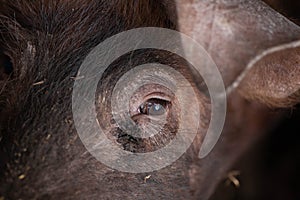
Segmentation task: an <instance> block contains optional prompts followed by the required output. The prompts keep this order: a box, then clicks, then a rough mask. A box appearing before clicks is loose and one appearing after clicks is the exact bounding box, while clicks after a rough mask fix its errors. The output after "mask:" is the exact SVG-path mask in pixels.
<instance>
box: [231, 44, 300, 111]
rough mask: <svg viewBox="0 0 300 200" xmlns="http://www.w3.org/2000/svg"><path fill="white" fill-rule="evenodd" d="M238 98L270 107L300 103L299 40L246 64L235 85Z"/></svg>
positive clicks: (269, 51) (273, 49)
mask: <svg viewBox="0 0 300 200" xmlns="http://www.w3.org/2000/svg"><path fill="white" fill-rule="evenodd" d="M235 84H238V91H239V92H240V93H241V94H242V96H244V97H246V98H248V99H253V100H258V101H260V102H262V103H265V104H267V105H269V106H273V107H288V106H293V105H295V104H297V103H299V102H300V41H295V42H292V43H289V44H283V45H280V46H277V47H273V48H270V49H268V50H265V51H264V52H262V53H261V54H259V55H257V56H256V57H255V58H254V59H252V60H251V61H250V63H249V64H248V66H247V67H246V69H245V70H244V72H243V73H242V74H241V75H240V76H239V77H238V79H237V80H236V83H235Z"/></svg>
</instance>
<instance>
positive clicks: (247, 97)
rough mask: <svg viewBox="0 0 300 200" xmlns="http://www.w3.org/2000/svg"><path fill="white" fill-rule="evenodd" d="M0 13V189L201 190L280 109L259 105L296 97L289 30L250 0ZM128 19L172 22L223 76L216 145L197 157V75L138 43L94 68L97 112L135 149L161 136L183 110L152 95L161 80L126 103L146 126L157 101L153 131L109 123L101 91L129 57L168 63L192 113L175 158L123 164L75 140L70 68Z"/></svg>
mask: <svg viewBox="0 0 300 200" xmlns="http://www.w3.org/2000/svg"><path fill="white" fill-rule="evenodd" d="M0 17H1V18H0V19H1V38H0V39H1V40H0V45H1V57H2V58H1V63H5V64H3V65H2V66H1V69H3V70H1V75H0V77H1V80H0V81H1V82H0V89H1V90H0V100H1V104H0V105H1V107H0V108H1V110H0V112H1V115H0V122H1V127H0V131H1V132H0V142H1V145H0V155H1V157H0V159H1V162H0V163H1V164H0V168H1V170H0V177H1V178H0V185H1V187H0V196H1V198H2V199H201V200H205V199H208V198H209V197H210V196H211V194H212V193H213V191H214V189H215V188H216V186H217V184H218V183H219V182H220V181H221V180H222V179H223V178H224V177H225V176H226V173H227V171H228V170H229V169H230V167H231V165H232V164H233V163H234V161H235V160H236V159H237V158H238V157H240V156H241V155H242V154H243V152H245V150H246V149H248V148H249V147H250V146H251V145H253V144H254V142H255V141H256V140H258V139H259V138H261V137H262V136H263V135H264V134H265V133H266V132H267V131H268V130H269V129H270V128H271V127H272V124H273V123H276V122H277V121H278V120H279V119H280V113H279V114H277V115H274V113H273V112H271V110H270V107H276V108H289V107H291V106H294V105H296V104H297V103H298V102H299V100H300V96H299V95H300V93H299V77H300V76H299V75H300V68H299V63H300V57H299V51H300V42H299V38H300V28H299V26H297V25H296V24H294V23H293V22H291V21H289V20H288V19H287V18H285V17H283V16H282V15H280V14H279V13H277V12H276V11H274V10H272V9H271V8H270V7H268V6H267V5H266V4H265V3H263V2H261V1H259V0H251V1H250V0H235V1H229V0H228V1H227V0H222V1H221V0H218V1H210V0H205V1H190V0H174V1H173V0H163V1H156V0H143V1H134V0H126V1H121V0H111V1H102V0H100V1H96V0H82V1H78V0H71V1H64V0H44V1H27V0H24V1H12V0H1V6H0ZM139 27H160V28H167V29H171V30H176V31H179V32H182V33H184V34H186V35H188V36H189V37H191V38H193V39H194V40H195V41H197V42H198V43H199V44H200V45H202V46H203V47H204V49H205V50H206V51H207V52H208V54H209V55H210V56H211V58H212V59H213V61H214V62H215V63H216V66H217V67H218V69H219V71H220V73H221V75H222V78H223V81H224V85H225V89H226V94H227V113H226V121H225V125H224V129H223V131H222V134H221V137H220V138H219V140H218V142H217V144H216V146H215V147H214V148H213V150H212V151H211V152H210V153H209V154H208V155H207V156H206V157H204V158H199V150H200V148H201V146H202V144H203V141H204V138H205V134H206V130H207V129H208V125H209V121H210V115H211V114H210V111H211V102H210V100H209V97H208V96H207V95H205V94H203V91H202V89H201V88H202V87H200V86H202V85H203V81H202V80H200V79H201V78H199V77H198V76H197V75H196V74H195V72H194V71H193V70H191V68H190V65H189V64H188V63H187V61H186V60H184V59H182V58H180V57H179V56H177V55H174V54H172V53H170V52H166V51H161V50H155V49H144V50H137V51H134V52H133V53H129V54H127V55H124V56H121V57H120V58H119V59H117V60H116V61H114V62H113V63H112V64H111V65H110V67H109V68H108V69H107V70H106V71H105V72H104V76H103V78H102V79H101V80H100V82H99V84H98V86H97V92H96V95H95V96H96V100H95V105H96V112H97V116H96V117H97V120H98V122H99V124H100V125H101V126H102V127H105V128H106V129H107V137H108V138H109V139H110V140H111V141H112V142H114V143H115V144H118V145H119V147H120V148H123V149H124V150H126V151H128V152H133V153H145V152H149V151H150V152H151V151H156V150H157V149H159V148H161V147H162V146H164V145H166V144H168V143H169V141H171V140H172V139H174V137H175V136H176V134H177V132H176V131H177V130H178V124H179V123H180V122H179V120H178V118H177V116H176V113H180V112H181V111H182V110H183V109H186V108H185V107H183V108H182V107H180V108H179V107H178V103H176V101H174V102H173V101H172V98H169V99H168V98H167V100H166V99H165V98H163V96H167V95H168V89H166V88H164V87H159V86H157V85H154V84H152V85H151V84H150V85H149V86H147V87H145V88H141V89H140V90H137V92H136V98H138V97H140V96H142V97H140V98H142V99H144V98H143V96H144V95H146V94H149V93H151V92H153V91H156V92H157V93H158V94H157V96H155V97H154V98H151V99H147V98H146V97H145V98H146V99H145V101H144V102H142V103H141V104H137V106H136V108H134V110H135V111H136V112H138V114H136V115H134V116H133V118H134V119H133V120H134V121H135V122H136V123H137V124H139V125H140V126H142V127H144V128H145V127H146V128H147V123H149V122H147V120H146V119H147V117H148V115H149V112H150V110H151V109H153V107H152V106H153V105H155V106H158V107H163V108H164V109H165V110H167V112H168V116H167V122H166V123H167V124H166V126H165V127H164V129H163V130H162V133H160V134H159V135H158V136H157V137H156V138H146V139H145V138H143V139H140V138H135V137H133V136H131V135H130V134H129V133H126V132H124V131H122V130H120V128H118V127H116V124H115V121H114V120H113V119H112V118H113V116H112V108H111V107H110V103H111V96H112V90H113V88H114V85H115V84H116V83H117V81H118V79H119V78H120V77H121V76H122V75H123V74H124V73H125V72H126V71H129V70H130V69H133V68H135V67H136V66H137V65H141V64H147V63H153V62H155V63H162V64H165V65H168V66H171V67H172V68H173V69H175V70H176V71H179V72H180V73H181V74H183V75H184V76H185V77H186V78H187V79H188V80H189V81H190V83H191V86H192V88H193V89H194V91H195V94H196V98H197V101H196V102H192V103H196V104H197V105H198V106H199V110H195V111H194V112H195V113H197V112H200V113H201V120H200V121H201V122H200V126H199V129H198V130H197V136H196V137H195V139H194V141H193V143H192V144H191V145H190V147H189V148H188V149H187V150H186V152H185V153H184V154H183V155H182V156H181V157H180V158H179V159H178V160H176V161H174V163H172V164H171V165H169V166H166V167H164V168H162V169H159V170H155V171H152V172H142V173H128V172H123V171H119V170H116V169H114V168H112V167H109V166H107V165H105V164H103V163H101V162H100V161H99V160H97V159H96V158H95V157H94V156H93V155H92V154H91V153H90V152H89V151H88V150H87V149H86V147H85V146H84V144H83V142H82V140H81V139H80V137H79V135H78V133H77V130H76V126H75V122H74V119H73V114H72V91H73V85H74V82H75V81H76V80H78V79H84V78H85V77H80V73H78V70H79V68H80V66H81V64H82V63H83V62H84V59H85V58H86V56H87V55H88V54H89V53H90V52H91V51H92V49H93V48H95V47H96V46H97V45H98V44H100V43H101V42H103V41H105V40H106V39H107V38H109V37H111V36H114V35H115V34H118V33H120V32H122V31H126V30H131V29H134V28H139ZM109 51H110V49H107V52H109ZM171 96H172V95H171ZM132 101H133V102H134V101H135V100H134V99H133V100H132ZM135 104H136V103H135V102H134V103H133V104H132V105H135ZM193 116H194V115H193V114H192V113H191V115H190V116H188V117H187V118H186V119H183V120H188V121H189V120H193ZM100 145H101V144H100ZM111 156H112V157H113V156H114V155H113V152H111ZM162 162H164V160H162ZM136 164H137V165H138V164H139V163H136Z"/></svg>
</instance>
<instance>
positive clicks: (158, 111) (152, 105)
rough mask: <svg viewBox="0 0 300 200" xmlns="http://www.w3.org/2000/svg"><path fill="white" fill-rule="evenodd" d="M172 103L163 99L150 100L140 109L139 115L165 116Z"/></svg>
mask: <svg viewBox="0 0 300 200" xmlns="http://www.w3.org/2000/svg"><path fill="white" fill-rule="evenodd" d="M169 103H170V102H168V101H166V100H162V99H149V100H148V101H146V102H144V103H143V104H142V105H140V107H139V108H138V111H139V113H141V114H144V115H163V114H165V113H166V109H167V106H168V104H169Z"/></svg>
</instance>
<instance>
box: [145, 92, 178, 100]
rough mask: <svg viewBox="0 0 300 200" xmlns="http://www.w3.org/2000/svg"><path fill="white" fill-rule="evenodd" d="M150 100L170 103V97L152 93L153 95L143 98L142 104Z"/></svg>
mask: <svg viewBox="0 0 300 200" xmlns="http://www.w3.org/2000/svg"><path fill="white" fill-rule="evenodd" d="M150 99H158V100H163V101H168V102H171V101H172V99H171V97H169V95H166V94H164V93H161V92H153V93H151V94H149V95H147V96H145V97H144V98H143V102H146V101H148V100H150Z"/></svg>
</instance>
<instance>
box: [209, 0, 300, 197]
mask: <svg viewBox="0 0 300 200" xmlns="http://www.w3.org/2000/svg"><path fill="white" fill-rule="evenodd" d="M265 2H266V3H267V4H269V5H270V6H271V7H273V8H274V9H275V10H277V11H278V12H280V13H281V14H283V15H284V16H286V17H288V18H289V19H290V20H292V21H294V22H295V23H297V24H299V25H300V0H265ZM299 37H300V36H299ZM299 56H300V55H299ZM273 112H274V113H276V112H278V110H276V109H274V110H273ZM266 199H271V200H300V105H297V106H295V107H294V108H290V109H285V114H284V116H283V120H282V121H281V123H279V124H274V127H273V129H272V131H270V132H269V133H268V134H267V135H266V137H264V138H262V139H261V140H260V141H259V142H257V143H256V144H255V145H253V146H252V148H251V149H249V151H248V152H246V153H245V154H244V155H243V156H242V157H241V158H240V160H238V161H237V162H236V164H235V165H234V166H233V167H232V171H231V172H228V177H227V179H224V181H222V182H221V183H220V184H219V186H218V189H217V190H216V192H215V194H214V195H213V196H212V197H211V199H210V200H266Z"/></svg>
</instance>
